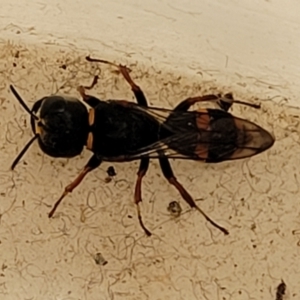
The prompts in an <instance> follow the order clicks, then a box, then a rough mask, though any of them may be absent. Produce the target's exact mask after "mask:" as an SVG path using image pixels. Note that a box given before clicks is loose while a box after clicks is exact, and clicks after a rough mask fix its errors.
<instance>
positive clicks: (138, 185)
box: [134, 157, 151, 236]
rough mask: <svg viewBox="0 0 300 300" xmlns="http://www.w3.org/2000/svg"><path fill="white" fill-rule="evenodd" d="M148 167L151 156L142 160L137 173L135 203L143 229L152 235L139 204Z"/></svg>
mask: <svg viewBox="0 0 300 300" xmlns="http://www.w3.org/2000/svg"><path fill="white" fill-rule="evenodd" d="M148 167H149V158H147V157H145V158H142V159H141V162H140V167H139V171H138V173H137V176H138V177H137V181H136V185H135V191H134V203H135V204H136V207H137V215H138V219H139V222H140V225H141V227H142V228H143V230H144V231H145V233H146V234H147V235H148V236H151V232H150V231H149V230H148V229H147V228H146V227H145V225H144V223H143V220H142V215H141V210H140V206H139V203H140V202H142V179H143V177H144V176H145V174H146V172H147V170H148Z"/></svg>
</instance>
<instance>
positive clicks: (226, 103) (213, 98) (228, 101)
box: [174, 93, 260, 111]
mask: <svg viewBox="0 0 300 300" xmlns="http://www.w3.org/2000/svg"><path fill="white" fill-rule="evenodd" d="M198 102H215V103H217V105H218V106H219V107H220V108H221V109H223V110H225V111H228V110H229V108H230V107H231V106H232V104H233V103H237V104H241V105H246V106H250V107H253V108H260V105H259V104H252V103H248V102H243V101H240V100H234V99H233V96H232V94H230V93H228V94H225V95H224V96H223V97H222V96H221V95H213V94H211V95H204V96H201V97H200V96H199V97H192V98H187V99H185V100H183V101H182V102H180V103H179V104H178V105H177V106H176V107H175V108H174V110H175V111H176V110H181V111H186V110H188V109H189V108H190V107H191V106H192V105H194V104H196V103H198Z"/></svg>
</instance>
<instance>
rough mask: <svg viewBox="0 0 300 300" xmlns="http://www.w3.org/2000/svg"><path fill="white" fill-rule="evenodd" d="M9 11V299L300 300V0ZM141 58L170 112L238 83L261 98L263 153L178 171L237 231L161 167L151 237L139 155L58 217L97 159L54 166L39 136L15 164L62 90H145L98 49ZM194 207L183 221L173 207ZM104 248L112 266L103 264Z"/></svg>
mask: <svg viewBox="0 0 300 300" xmlns="http://www.w3.org/2000/svg"><path fill="white" fill-rule="evenodd" d="M15 3H16V2H8V1H7V0H4V1H2V3H1V13H0V30H1V41H0V90H1V93H0V105H1V110H0V114H1V116H0V122H1V124H0V125H1V128H2V130H1V132H0V139H1V158H0V166H1V169H0V176H1V180H0V184H1V186H0V196H1V204H0V213H1V223H0V237H1V238H0V253H1V262H0V265H1V266H2V268H1V271H0V274H1V276H0V295H1V296H0V298H1V299H59V300H61V299H64V300H66V299H70V300H71V299H72V300H73V299H100V300H102V299H117V300H118V299H164V300H165V299H172V300H173V299H191V300H192V299H201V300H202V299H203V300H206V299H209V300H214V299H222V300H223V299H224V300H229V299H230V300H236V299H237V300H244V299H274V300H275V299H276V287H277V286H278V285H279V284H280V282H281V280H282V279H283V280H284V282H285V283H286V285H287V293H286V295H285V297H286V298H284V299H299V297H300V296H299V287H300V276H299V274H298V273H299V269H300V261H299V254H300V250H299V246H300V222H299V204H298V201H299V200H298V199H299V193H300V192H299V178H298V177H299V176H298V174H299V172H298V162H299V156H300V153H299V152H300V148H299V126H300V125H299V109H298V108H292V107H290V106H288V105H293V106H299V105H298V104H299V100H298V98H297V97H298V95H299V84H298V82H299V71H300V70H299V58H300V57H299V56H300V51H299V49H300V44H299V43H300V42H299V38H298V37H299V33H300V29H299V28H300V22H299V18H298V16H299V4H298V2H297V1H292V0H290V1H286V2H285V4H284V6H282V2H281V1H279V0H278V1H275V0H274V1H264V2H262V1H252V2H251V5H250V4H249V3H248V2H247V1H233V0H231V1H228V3H227V4H226V5H225V4H223V2H221V1H216V2H214V3H211V1H201V4H200V2H199V3H198V2H197V3H196V2H187V1H179V0H177V1H172V2H171V1H170V2H168V1H164V2H160V1H152V2H148V4H147V3H144V2H141V1H133V0H131V1H127V2H126V3H125V2H121V1H110V2H104V1H97V2H94V1H92V0H89V1H86V2H81V3H80V2H76V5H75V4H74V1H64V2H63V3H60V2H59V1H52V2H51V4H47V2H46V1H44V2H43V1H40V2H36V1H31V2H30V4H29V3H28V1H18V4H15ZM87 54H94V55H96V56H98V57H100V58H106V59H113V60H115V61H117V62H122V63H126V64H128V65H129V66H130V68H131V69H132V76H133V78H134V79H135V80H136V81H137V83H138V84H140V86H141V87H142V88H143V90H144V91H145V93H146V95H147V98H148V100H149V102H150V103H151V104H152V105H155V106H163V107H173V106H174V105H175V104H176V103H178V102H179V101H181V100H183V99H185V98H187V97H188V96H194V95H199V94H205V93H207V92H215V91H218V92H220V91H222V92H227V91H231V92H233V93H234V95H235V97H236V98H241V99H243V100H246V101H253V102H260V103H262V109H261V110H252V109H250V108H246V107H240V106H235V107H234V108H233V113H234V114H236V115H238V116H241V117H244V118H248V119H250V120H252V121H254V122H257V123H258V124H260V125H261V126H263V127H265V128H266V129H268V130H270V131H271V132H273V133H274V135H275V136H276V139H277V141H276V144H275V145H274V147H273V148H272V149H271V150H270V151H267V152H266V153H263V154H262V155H259V156H257V157H254V158H251V159H249V160H243V161H237V162H231V163H222V164H218V165H204V164H199V163H195V162H183V161H173V162H172V165H173V168H174V172H175V173H176V175H177V177H178V179H179V180H180V182H182V184H183V185H184V186H185V187H186V188H187V189H188V190H189V191H190V192H191V193H192V195H194V197H195V198H196V199H198V201H197V202H198V204H199V205H200V206H201V208H202V209H203V210H204V211H205V212H206V213H208V214H209V215H210V217H211V218H213V219H214V220H216V221H217V222H218V223H220V224H222V225H223V226H225V227H226V228H227V229H228V230H229V231H230V235H229V236H224V235H223V234H222V233H220V232H218V231H217V230H216V229H214V228H212V227H211V226H210V225H209V224H207V222H205V221H204V219H203V217H202V216H201V215H200V214H199V213H197V212H195V211H190V210H189V209H188V207H187V205H186V204H185V203H184V202H183V201H182V200H181V198H180V197H179V195H178V194H177V192H176V191H175V190H174V189H173V188H172V187H171V186H169V185H168V184H167V183H166V181H165V180H164V178H163V177H162V175H161V173H160V170H159V167H158V165H157V163H156V162H152V164H151V167H150V169H149V171H148V174H147V176H146V178H145V180H144V185H143V196H144V202H143V205H142V212H143V218H144V222H145V224H146V225H147V227H148V228H149V229H150V230H151V231H152V232H153V236H152V237H151V238H147V237H145V236H144V234H143V232H142V231H141V229H140V227H139V225H138V222H137V219H136V211H135V207H134V204H133V200H132V199H133V187H134V183H135V179H136V175H135V174H136V171H137V167H138V164H137V163H128V164H127V163H126V164H114V167H115V169H116V171H117V176H116V177H115V178H114V179H113V180H112V181H111V182H109V183H105V178H106V176H107V175H106V169H107V167H108V166H109V165H110V164H103V165H102V166H101V167H100V168H98V169H97V170H96V171H94V172H93V173H91V174H90V175H89V176H88V177H87V178H86V180H84V182H83V183H82V184H81V185H80V186H79V187H78V189H77V190H75V191H74V192H73V194H72V195H70V196H68V197H67V198H66V199H65V200H64V202H63V203H62V204H61V206H60V207H59V209H58V211H57V214H56V215H55V218H53V219H51V220H49V219H48V218H47V213H48V212H49V210H50V209H51V206H52V205H53V203H54V202H55V201H56V199H57V198H58V197H59V195H60V193H61V192H62V189H63V187H64V186H65V185H66V184H68V183H69V182H70V180H72V179H73V178H74V176H76V174H77V173H78V172H79V171H80V169H81V168H82V167H83V165H84V164H85V163H86V161H87V160H88V159H89V157H90V153H89V152H88V151H85V152H83V153H82V155H81V156H80V157H78V158H75V159H72V160H64V159H51V158H49V157H46V156H45V155H43V154H42V153H41V151H40V150H39V148H38V145H37V144H35V145H33V146H32V148H31V149H30V150H29V152H28V153H27V154H26V156H24V158H23V160H22V161H21V163H20V164H19V165H18V167H17V169H16V171H14V172H11V171H10V170H9V167H10V164H11V162H12V161H13V159H14V158H15V156H16V155H17V153H18V152H19V151H20V150H21V149H22V147H23V146H24V144H25V143H26V142H27V141H28V139H29V138H30V137H31V130H30V128H29V118H28V115H27V114H26V113H25V112H24V111H23V109H22V108H21V107H20V105H18V103H17V101H16V100H15V99H14V97H13V96H12V94H11V93H10V92H9V88H8V86H9V84H10V83H13V84H14V85H15V87H16V88H17V89H18V91H19V92H20V94H21V95H22V96H23V97H24V99H26V101H27V102H28V103H29V104H32V103H33V102H34V101H35V100H36V99H39V98H40V97H42V96H44V95H48V94H51V93H56V92H60V93H66V94H70V95H75V96H78V94H77V92H76V87H77V86H78V85H79V84H89V83H90V82H91V79H92V77H93V75H95V74H99V76H100V81H99V84H98V85H97V87H96V88H95V90H94V91H93V93H95V95H97V96H98V97H99V98H102V99H109V98H117V99H122V98H123V99H133V96H132V94H131V91H130V89H129V88H128V86H127V84H126V83H125V82H124V80H123V79H122V78H121V77H120V76H119V75H118V74H115V73H113V72H112V71H113V70H112V69H111V68H110V67H107V66H100V65H94V64H88V63H87V62H85V61H84V56H85V55H87ZM173 200H177V201H179V202H180V203H181V206H182V207H183V209H184V213H183V214H182V215H181V216H180V217H179V218H178V219H174V218H172V217H170V215H169V213H168V211H167V206H168V203H169V202H170V201H173ZM97 253H101V254H102V255H103V257H104V259H105V260H106V261H107V264H106V265H104V266H102V265H98V264H96V260H95V258H96V256H97Z"/></svg>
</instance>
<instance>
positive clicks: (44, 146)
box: [10, 57, 274, 235]
mask: <svg viewBox="0 0 300 300" xmlns="http://www.w3.org/2000/svg"><path fill="white" fill-rule="evenodd" d="M87 60H89V61H94V62H101V63H106V64H109V65H112V66H114V67H116V68H118V70H119V72H120V73H121V74H122V75H123V76H124V78H125V80H126V81H127V82H128V83H129V85H130V86H131V89H132V91H133V93H134V95H135V97H136V100H137V102H138V104H135V103H132V102H128V101H125V100H109V101H102V100H100V99H98V98H96V97H94V96H90V95H87V94H86V93H85V90H86V89H91V88H93V86H94V85H95V84H96V83H97V77H95V78H94V81H93V83H92V85H91V86H89V87H83V86H80V87H78V91H79V93H80V95H81V96H82V98H83V101H84V102H85V103H86V104H88V105H89V106H90V107H91V108H90V110H89V111H88V110H87V109H86V107H85V105H84V104H83V103H82V102H80V101H79V100H77V99H75V98H70V97H66V96H56V95H52V96H48V97H44V98H42V99H40V100H38V101H37V102H36V103H35V104H34V105H33V107H32V109H31V110H30V109H29V108H28V107H27V106H26V104H25V103H24V101H23V100H22V99H21V97H20V96H19V95H18V93H17V92H16V90H15V89H14V87H13V86H10V88H11V91H12V92H13V94H14V95H15V96H16V98H17V99H18V100H19V102H20V103H21V105H22V106H23V107H24V108H25V110H26V111H27V112H28V113H29V114H30V115H31V127H32V131H33V133H34V137H33V138H32V139H31V140H30V141H29V142H28V143H27V145H26V146H25V147H24V149H23V150H22V151H21V152H20V154H19V155H18V156H17V158H16V159H15V161H14V162H13V164H12V169H14V167H15V166H16V164H17V163H18V161H19V160H20V159H21V157H22V156H23V154H24V153H25V152H26V150H27V149H28V148H29V146H30V145H31V144H32V142H33V141H34V140H36V139H37V140H38V143H39V146H40V148H41V150H42V151H43V152H44V153H46V154H48V155H49V156H52V157H74V156H76V155H79V154H80V153H81V151H82V150H83V148H84V146H85V147H86V148H87V149H89V150H90V151H92V152H93V155H92V157H91V158H90V160H89V161H88V163H87V164H86V166H85V167H84V168H83V170H82V171H81V173H80V174H79V175H78V176H77V178H76V179H75V180H74V181H73V182H72V183H70V184H69V185H68V186H67V187H66V188H65V190H64V192H63V194H62V195H61V197H60V198H59V200H58V201H57V202H56V203H55V205H54V207H53V209H52V210H51V212H50V213H49V217H52V216H53V214H54V212H55V210H56V209H57V207H58V205H59V204H60V202H61V201H62V199H63V198H64V197H65V196H66V195H67V194H68V193H70V192H72V191H73V189H74V188H76V187H77V186H78V185H79V184H80V182H81V181H82V180H83V178H84V177H85V176H86V175H87V174H88V173H89V172H90V171H92V170H94V169H95V168H97V167H98V166H99V165H100V164H101V162H103V161H108V162H124V161H132V160H140V166H139V170H138V173H137V182H136V185H135V193H134V199H135V203H136V205H137V214H138V218H139V222H140V225H141V226H142V228H143V229H144V231H145V233H146V234H147V235H151V233H150V231H149V230H148V229H147V228H146V227H145V226H144V224H143V222H142V218H141V213H140V209H139V203H140V202H141V201H142V195H141V185H142V179H143V177H144V175H145V174H146V172H147V169H148V166H149V159H151V158H155V159H158V160H159V164H160V167H161V169H162V172H163V175H164V176H165V178H166V179H167V180H168V181H169V183H170V184H172V185H173V186H174V187H175V188H176V189H177V190H178V191H179V193H180V194H181V196H182V198H183V199H184V200H185V201H186V202H187V203H188V204H189V205H190V206H191V207H192V208H196V209H197V210H198V211H199V212H200V213H201V214H202V215H203V216H204V217H205V218H206V220H207V221H209V222H210V223H211V224H212V225H214V226H215V227H217V228H219V229H220V230H221V231H222V232H223V233H225V234H228V231H227V230H226V229H225V228H223V227H221V226H219V225H218V224H216V223H215V222H214V221H213V220H211V219H210V218H209V217H208V216H207V215H206V214H205V213H204V212H203V211H202V210H201V209H200V208H199V207H198V206H197V205H196V203H195V201H194V200H193V198H192V196H191V195H190V194H189V193H188V192H187V191H186V189H185V188H184V187H183V186H182V185H181V184H180V183H179V182H178V181H177V179H176V177H175V175H174V174H173V171H172V169H171V166H170V163H169V160H168V158H178V159H190V160H200V161H205V162H210V163H216V162H221V161H225V160H234V159H240V158H245V157H250V156H253V155H256V154H258V153H261V152H263V151H264V150H266V149H268V148H270V147H271V146H272V145H273V143H274V138H273V137H272V135H271V134H270V133H268V132H267V131H266V130H264V129H263V128H261V127H260V126H258V125H256V124H254V123H252V122H250V121H247V120H244V119H240V118H237V117H234V116H233V115H231V114H230V113H228V112H227V111H228V110H229V108H230V107H231V105H232V104H233V103H240V104H244V105H249V106H252V107H255V108H259V105H254V104H249V103H245V102H242V101H238V100H234V99H233V97H232V95H231V94H227V95H225V96H224V97H221V96H220V95H206V96H203V97H194V98H188V99H186V100H184V101H182V102H181V103H179V104H178V105H177V106H176V107H175V109H174V110H169V109H165V108H157V107H148V105H147V100H146V98H145V96H144V93H143V92H142V90H141V89H140V87H139V86H138V85H136V84H135V83H134V82H133V80H132V79H131V77H130V75H129V69H128V68H127V67H126V66H122V65H116V64H113V63H110V62H108V61H104V60H97V59H92V58H89V57H87ZM204 101H213V102H216V103H218V104H219V106H220V108H221V109H200V110H194V111H188V109H189V108H190V107H191V106H192V105H193V104H195V103H197V102H204Z"/></svg>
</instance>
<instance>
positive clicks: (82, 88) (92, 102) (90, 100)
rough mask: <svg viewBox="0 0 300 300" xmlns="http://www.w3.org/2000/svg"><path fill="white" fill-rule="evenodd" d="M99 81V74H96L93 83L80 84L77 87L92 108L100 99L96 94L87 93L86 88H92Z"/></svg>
mask: <svg viewBox="0 0 300 300" xmlns="http://www.w3.org/2000/svg"><path fill="white" fill-rule="evenodd" d="M97 82H98V76H97V75H96V76H95V77H94V79H93V82H92V84H91V85H89V86H83V85H80V86H79V87H78V88H77V91H78V92H79V94H80V96H81V97H82V100H83V101H84V102H85V103H87V104H88V105H89V106H91V107H92V108H95V107H96V106H97V105H98V104H99V103H100V100H99V99H98V98H96V97H94V96H90V95H87V94H86V93H85V90H91V89H92V88H93V87H94V86H95V85H96V84H97Z"/></svg>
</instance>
